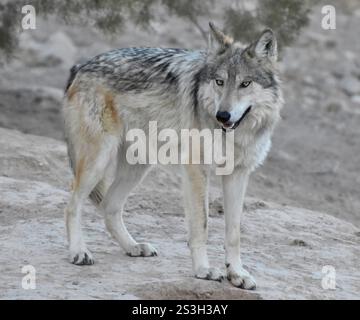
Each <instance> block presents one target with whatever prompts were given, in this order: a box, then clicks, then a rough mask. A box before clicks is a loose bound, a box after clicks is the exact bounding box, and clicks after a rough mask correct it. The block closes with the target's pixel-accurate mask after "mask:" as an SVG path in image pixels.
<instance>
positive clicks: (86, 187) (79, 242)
mask: <svg viewBox="0 0 360 320" xmlns="http://www.w3.org/2000/svg"><path fill="white" fill-rule="evenodd" d="M116 147H117V144H116V143H115V142H114V143H111V141H106V143H102V144H101V145H100V144H99V148H98V149H97V148H95V147H94V146H89V147H88V148H83V150H82V151H81V152H79V153H78V155H77V157H76V158H77V160H76V168H75V181H74V184H73V191H72V195H71V199H70V202H69V205H68V206H67V208H66V209H65V222H66V229H67V236H68V242H69V251H70V262H71V263H73V264H76V265H91V264H94V259H93V257H92V255H91V253H90V251H89V250H88V249H87V247H86V244H85V241H84V239H83V234H82V230H81V209H82V206H83V203H84V201H85V200H86V198H87V197H88V196H89V194H90V192H91V191H92V190H93V189H94V187H95V186H96V185H97V183H98V182H99V181H100V180H101V179H102V177H103V175H104V171H105V169H106V167H107V165H108V163H109V160H110V158H111V156H112V155H113V154H114V153H115V152H116Z"/></svg>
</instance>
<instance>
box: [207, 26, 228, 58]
mask: <svg viewBox="0 0 360 320" xmlns="http://www.w3.org/2000/svg"><path fill="white" fill-rule="evenodd" d="M209 26H210V35H209V44H208V47H209V51H210V52H213V53H217V54H222V53H224V52H225V51H226V50H227V49H228V48H229V47H230V46H231V45H232V44H233V42H234V39H233V38H231V37H229V36H227V35H225V34H224V33H223V32H222V31H220V30H219V29H218V28H216V27H215V25H214V24H213V23H212V22H209Z"/></svg>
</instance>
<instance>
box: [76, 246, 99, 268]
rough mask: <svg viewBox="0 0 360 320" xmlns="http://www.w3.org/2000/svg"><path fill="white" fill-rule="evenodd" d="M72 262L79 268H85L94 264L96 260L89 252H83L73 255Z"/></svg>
mask: <svg viewBox="0 0 360 320" xmlns="http://www.w3.org/2000/svg"><path fill="white" fill-rule="evenodd" d="M70 262H71V263H72V264H75V265H77V266H85V265H92V264H94V263H95V260H94V258H93V257H92V254H91V253H90V251H89V250H83V251H80V252H77V253H71V254H70Z"/></svg>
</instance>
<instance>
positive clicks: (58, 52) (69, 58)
mask: <svg viewBox="0 0 360 320" xmlns="http://www.w3.org/2000/svg"><path fill="white" fill-rule="evenodd" d="M76 52H77V49H76V47H75V45H74V44H73V42H72V40H71V39H70V38H69V37H68V36H67V35H66V34H65V33H64V32H60V31H59V32H56V33H55V34H53V35H52V36H51V37H50V38H49V41H48V42H47V44H46V48H45V50H44V54H45V56H46V57H47V59H60V60H61V61H62V62H63V64H64V66H65V67H71V66H72V65H73V64H74V61H75V55H76Z"/></svg>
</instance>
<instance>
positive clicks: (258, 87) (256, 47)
mask: <svg viewBox="0 0 360 320" xmlns="http://www.w3.org/2000/svg"><path fill="white" fill-rule="evenodd" d="M209 25H210V31H211V32H210V40H209V49H208V55H207V62H206V63H207V68H206V69H207V72H206V77H207V81H206V83H207V84H206V86H207V87H206V92H207V93H206V96H207V99H208V101H209V99H210V101H211V103H210V105H211V107H210V110H209V111H210V113H211V115H212V116H214V117H215V118H216V119H217V121H218V122H219V124H220V125H221V126H222V127H223V128H224V129H235V128H236V127H237V126H239V125H240V124H241V123H242V122H244V123H245V122H246V123H249V124H250V122H251V127H252V128H255V127H258V128H259V127H262V126H264V124H265V123H266V122H270V121H272V122H273V120H275V119H276V118H278V115H279V109H280V107H281V102H282V98H281V91H280V88H279V80H278V76H277V67H276V64H277V56H278V52H277V42H276V38H275V35H274V33H273V31H271V30H270V29H267V30H265V31H263V32H262V34H261V35H260V36H259V37H258V39H257V40H255V41H254V42H253V43H251V44H250V45H249V46H247V47H244V46H242V45H241V44H240V43H234V41H233V39H232V38H231V37H229V36H227V35H225V34H224V33H223V32H221V31H220V30H218V29H217V28H216V27H215V26H214V25H213V24H212V23H209Z"/></svg>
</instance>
